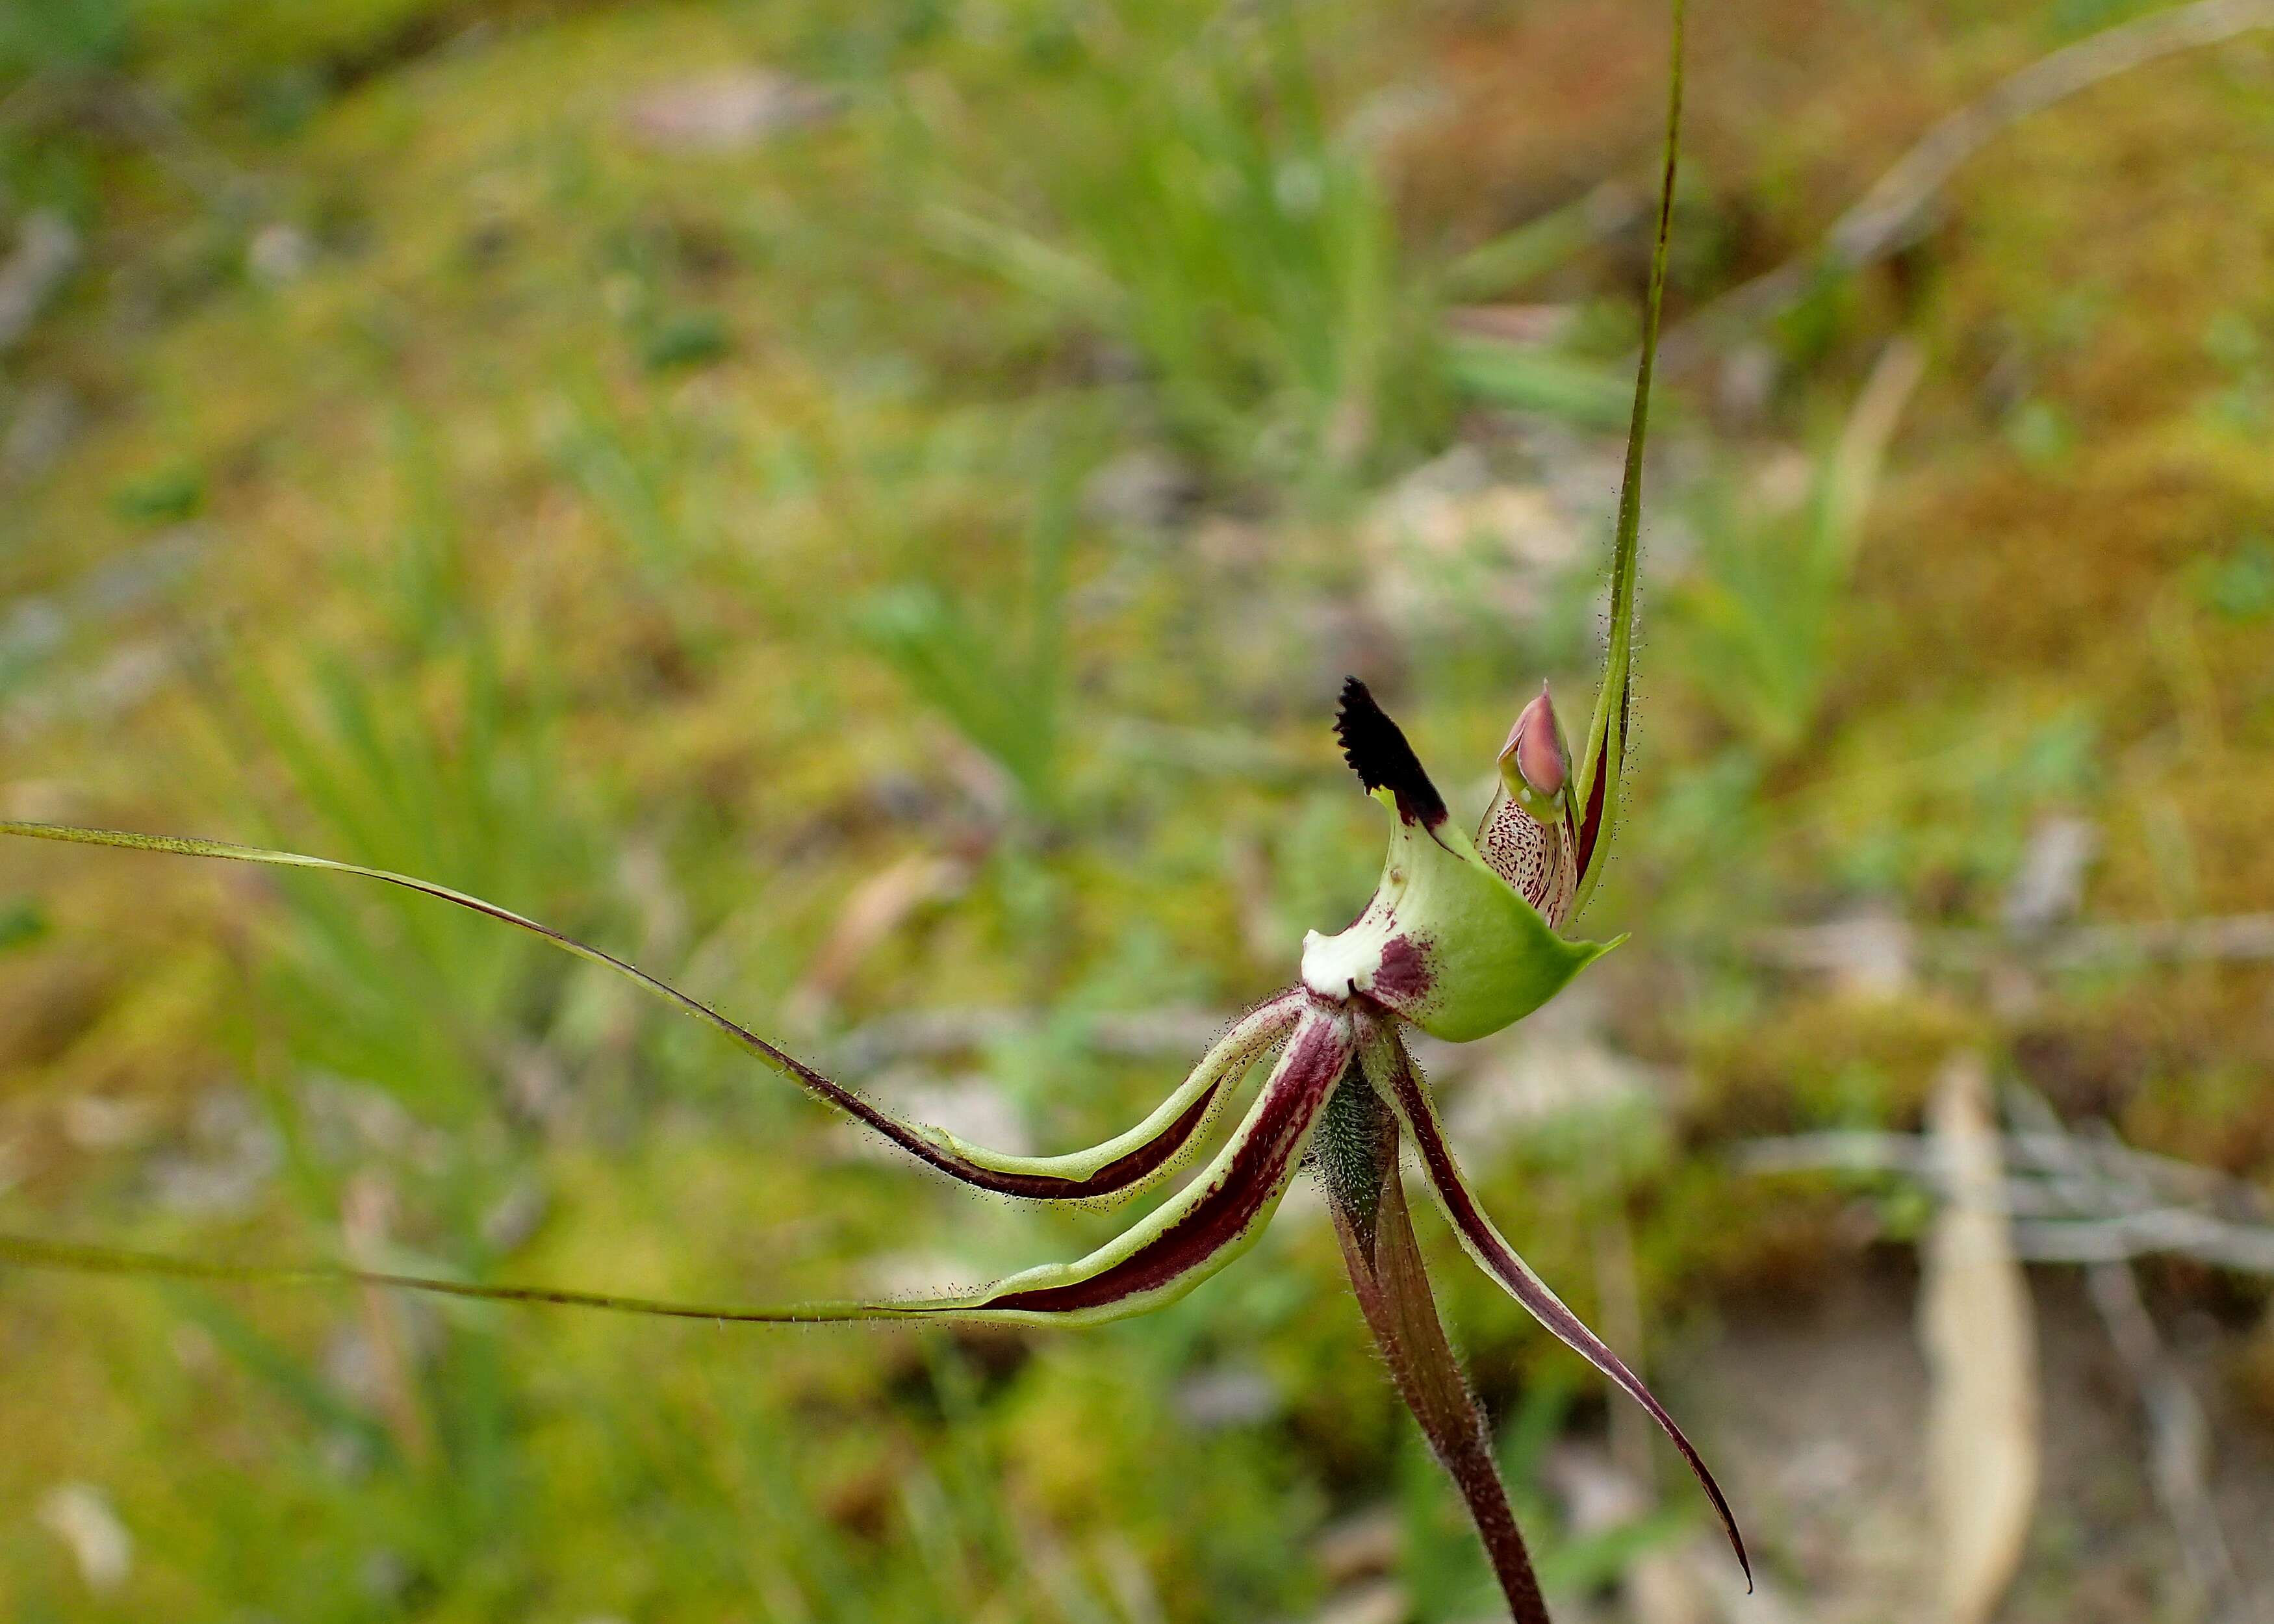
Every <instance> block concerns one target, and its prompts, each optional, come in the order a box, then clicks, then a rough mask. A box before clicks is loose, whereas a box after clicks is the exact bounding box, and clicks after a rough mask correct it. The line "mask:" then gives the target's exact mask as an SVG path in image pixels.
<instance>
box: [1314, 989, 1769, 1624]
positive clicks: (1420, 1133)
mask: <svg viewBox="0 0 2274 1624" xmlns="http://www.w3.org/2000/svg"><path fill="white" fill-rule="evenodd" d="M1359 1058H1360V1060H1361V1062H1362V1063H1363V1064H1364V1066H1365V1069H1366V1076H1367V1081H1368V1082H1370V1083H1372V1084H1373V1085H1374V1088H1375V1090H1376V1091H1377V1092H1378V1093H1379V1094H1381V1095H1382V1100H1383V1101H1384V1102H1385V1103H1386V1104H1388V1105H1389V1108H1390V1109H1392V1110H1393V1111H1395V1112H1396V1113H1397V1119H1398V1121H1399V1122H1400V1123H1401V1124H1403V1125H1404V1129H1405V1131H1406V1132H1407V1133H1409V1134H1411V1135H1412V1139H1413V1146H1414V1148H1415V1149H1416V1150H1417V1151H1418V1152H1419V1153H1420V1162H1421V1170H1422V1172H1423V1173H1424V1175H1426V1176H1427V1178H1428V1181H1429V1188H1430V1191H1431V1192H1432V1193H1433V1194H1434V1195H1435V1197H1436V1198H1437V1204H1438V1205H1439V1206H1440V1207H1442V1208H1443V1209H1444V1213H1445V1216H1446V1218H1447V1219H1448V1220H1449V1222H1451V1224H1452V1226H1453V1231H1454V1233H1455V1234H1456V1235H1457V1236H1459V1237H1460V1241H1461V1246H1462V1249H1463V1250H1464V1251H1465V1252H1467V1253H1468V1254H1469V1256H1470V1257H1472V1258H1473V1259H1476V1262H1477V1266H1478V1267H1480V1268H1481V1269H1483V1270H1484V1271H1485V1273H1486V1274H1490V1275H1491V1276H1492V1277H1493V1278H1494V1279H1495V1280H1496V1281H1498V1282H1500V1283H1501V1286H1502V1289H1504V1290H1506V1291H1507V1293H1508V1294H1509V1295H1510V1297H1514V1298H1515V1299H1516V1300H1517V1302H1518V1303H1521V1304H1523V1305H1524V1307H1525V1310H1526V1312H1529V1313H1530V1314H1531V1315H1532V1318H1533V1319H1537V1320H1539V1321H1540V1324H1541V1325H1543V1326H1545V1327H1547V1329H1548V1330H1550V1331H1552V1332H1553V1333H1555V1335H1556V1337H1557V1338H1558V1339H1559V1340H1560V1341H1562V1342H1563V1343H1564V1345H1565V1346H1567V1347H1569V1348H1570V1350H1572V1351H1573V1352H1574V1353H1577V1355H1578V1356H1579V1357H1581V1358H1583V1359H1585V1360H1586V1361H1587V1363H1588V1364H1590V1365H1593V1366H1594V1367H1595V1368H1596V1369H1597V1370H1599V1371H1600V1372H1602V1373H1603V1374H1604V1375H1606V1376H1608V1377H1609V1378H1610V1380H1612V1382H1613V1383H1614V1384H1615V1385H1616V1386H1617V1387H1618V1388H1619V1390H1620V1391H1621V1392H1623V1393H1624V1394H1625V1395H1627V1396H1628V1397H1629V1398H1631V1399H1632V1400H1634V1402H1636V1403H1638V1404H1640V1405H1641V1406H1642V1407H1643V1408H1644V1409H1645V1410H1648V1411H1649V1412H1650V1417H1651V1419H1652V1420H1653V1421H1655V1422H1657V1423H1658V1425H1659V1426H1660V1429H1661V1430H1662V1431H1664V1432H1665V1433H1666V1435H1667V1437H1668V1438H1669V1439H1671V1440H1673V1442H1674V1447H1675V1448H1676V1449H1678V1450H1680V1451H1681V1452H1682V1458H1683V1460H1685V1461H1687V1462H1689V1463H1690V1470H1691V1471H1692V1472H1694V1473H1695V1474H1697V1477H1698V1484H1699V1485H1700V1486H1702V1487H1703V1488H1704V1489H1705V1491H1706V1499H1708V1500H1712V1501H1713V1509H1714V1511H1715V1512H1716V1513H1717V1514H1718V1515H1720V1517H1721V1526H1722V1528H1723V1530H1725V1531H1726V1532H1727V1533H1728V1536H1729V1545H1730V1547H1731V1549H1733V1550H1735V1551H1736V1553H1737V1563H1738V1566H1740V1567H1741V1568H1743V1569H1744V1570H1745V1583H1746V1585H1747V1587H1748V1588H1750V1587H1751V1584H1752V1580H1753V1565H1752V1561H1751V1558H1749V1557H1748V1556H1747V1555H1746V1554H1745V1537H1744V1536H1743V1534H1741V1533H1739V1532H1738V1531H1737V1519H1736V1515H1735V1514H1734V1513H1733V1512H1731V1511H1730V1509H1729V1502H1728V1500H1727V1499H1726V1498H1725V1497H1724V1496H1723V1495H1722V1493H1721V1485H1720V1484H1718V1483H1716V1482H1714V1481H1713V1473H1712V1472H1711V1471H1709V1470H1706V1462H1705V1461H1704V1460H1703V1459H1702V1458H1700V1456H1699V1455H1698V1451H1697V1450H1696V1448H1694V1447H1692V1446H1691V1444H1690V1440H1689V1439H1687V1438H1686V1437H1684V1436H1683V1432H1682V1429H1681V1428H1680V1427H1679V1426H1677V1425H1675V1420H1674V1417H1672V1416H1670V1415H1668V1414H1667V1412H1666V1406H1664V1405H1663V1404H1661V1403H1660V1402H1658V1400H1657V1398H1656V1397H1654V1396H1653V1395H1652V1393H1651V1390H1650V1389H1649V1388H1648V1387H1645V1386H1644V1385H1643V1380H1642V1378H1641V1377H1639V1376H1638V1375H1636V1374H1635V1373H1634V1372H1633V1371H1631V1370H1630V1369H1629V1368H1628V1367H1627V1364H1626V1361H1625V1360H1623V1359H1622V1358H1620V1357H1619V1356H1618V1355H1617V1354H1615V1353H1614V1352H1612V1351H1611V1350H1610V1348H1609V1346H1608V1344H1607V1343H1605V1342H1604V1341H1603V1339H1602V1338H1601V1337H1600V1336H1598V1335H1595V1334H1594V1333H1593V1331H1591V1330H1589V1329H1588V1328H1587V1327H1586V1325H1585V1322H1584V1321H1582V1320H1581V1319H1580V1318H1579V1316H1578V1315H1577V1314H1575V1313H1573V1312H1571V1311H1570V1309H1569V1308H1567V1307H1565V1306H1564V1304H1563V1300H1562V1298H1561V1297H1557V1296H1556V1295H1555V1292H1553V1291H1551V1290H1550V1289H1548V1288H1547V1282H1545V1281H1543V1280H1541V1279H1540V1276H1539V1275H1537V1274H1533V1273H1532V1266H1531V1265H1529V1264H1527V1263H1526V1262H1525V1260H1524V1259H1522V1258H1520V1257H1518V1256H1517V1252H1516V1248H1514V1247H1513V1246H1511V1245H1510V1244H1508V1241H1507V1240H1506V1238H1505V1237H1502V1234H1501V1232H1500V1230H1499V1229H1496V1228H1495V1227H1494V1224H1493V1221H1492V1220H1491V1219H1490V1218H1489V1217H1487V1215H1486V1214H1485V1210H1484V1207H1483V1206H1482V1205H1481V1204H1480V1202H1479V1201H1478V1200H1477V1198H1476V1193H1475V1192H1473V1191H1472V1190H1471V1189H1470V1188H1469V1184H1468V1181H1467V1180H1466V1179H1465V1178H1464V1177H1462V1176H1461V1169H1460V1164H1459V1163H1458V1162H1455V1161H1454V1159H1453V1151H1452V1147H1451V1146H1449V1145H1448V1144H1447V1143H1446V1142H1445V1133H1444V1130H1443V1128H1442V1125H1441V1124H1439V1123H1438V1121H1437V1109H1436V1106H1435V1105H1434V1103H1433V1102H1432V1101H1431V1100H1430V1098H1429V1092H1428V1090H1427V1088H1426V1087H1424V1086H1422V1082H1421V1078H1420V1074H1419V1072H1418V1071H1415V1070H1414V1066H1413V1060H1412V1056H1410V1055H1408V1054H1407V1053H1406V1052H1405V1045H1404V1041H1403V1040H1401V1039H1400V1038H1399V1037H1398V1035H1397V1033H1396V1032H1395V1031H1392V1030H1389V1029H1385V1028H1378V1027H1375V1026H1373V1025H1372V1024H1371V1023H1369V1026H1368V1029H1367V1042H1366V1043H1365V1044H1364V1045H1363V1046H1362V1047H1361V1049H1360V1050H1359Z"/></svg>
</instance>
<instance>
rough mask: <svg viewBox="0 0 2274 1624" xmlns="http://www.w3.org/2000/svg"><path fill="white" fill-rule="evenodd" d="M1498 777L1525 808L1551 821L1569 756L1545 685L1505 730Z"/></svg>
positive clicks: (1565, 781)
mask: <svg viewBox="0 0 2274 1624" xmlns="http://www.w3.org/2000/svg"><path fill="white" fill-rule="evenodd" d="M1500 776H1501V781H1502V783H1503V784H1506V785H1507V786H1508V793H1510V794H1511V795H1513V796H1514V797H1515V798H1516V799H1517V801H1520V802H1522V803H1523V805H1524V808H1525V810H1526V811H1528V812H1530V813H1532V815H1533V816H1536V817H1540V818H1542V819H1543V820H1547V821H1552V817H1553V814H1554V811H1555V808H1556V807H1557V806H1558V805H1560V804H1561V801H1562V795H1563V790H1564V787H1565V786H1567V785H1569V784H1570V781H1571V756H1570V752H1569V751H1568V750H1566V749H1565V748H1563V729H1562V726H1561V725H1560V724H1559V723H1558V722H1557V721H1556V719H1555V702H1554V701H1553V700H1551V699H1549V698H1548V697H1547V688H1546V687H1545V685H1543V686H1542V687H1541V688H1540V697H1539V698H1537V699H1535V700H1533V701H1532V703H1530V704H1528V705H1526V706H1525V708H1524V714H1523V715H1521V716H1519V717H1517V718H1516V726H1514V727H1511V728H1510V729H1509V730H1508V742H1507V743H1506V744H1504V745H1502V747H1501V751H1500Z"/></svg>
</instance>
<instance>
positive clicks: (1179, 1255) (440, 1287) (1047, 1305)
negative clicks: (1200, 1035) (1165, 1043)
mask: <svg viewBox="0 0 2274 1624" xmlns="http://www.w3.org/2000/svg"><path fill="white" fill-rule="evenodd" d="M1355 1049H1356V1039H1355V1037H1354V1035H1353V1032H1352V1021H1351V1018H1350V1017H1349V1015H1347V1014H1346V1013H1344V1011H1340V1010H1335V1009H1327V1008H1322V1007H1320V1006H1316V1005H1314V1006H1311V1007H1309V1008H1307V1009H1306V1011H1304V1013H1303V1015H1302V1016H1301V1018H1300V1019H1299V1021H1298V1024H1297V1026H1296V1029H1295V1033H1294V1035H1293V1036H1292V1037H1291V1039H1290V1040H1289V1041H1288V1045H1287V1051H1286V1053H1285V1054H1284V1055H1283V1056H1281V1057H1280V1060H1279V1064H1278V1065H1277V1066H1276V1068H1275V1069H1274V1070H1273V1071H1272V1074H1271V1079H1270V1080H1269V1082H1267V1083H1266V1084H1265V1085H1264V1086H1263V1088H1262V1090H1261V1093H1260V1094H1258V1095H1257V1097H1256V1101H1255V1103H1254V1106H1253V1107H1251V1108H1250V1109H1249V1111H1248V1114H1247V1116H1246V1119H1245V1120H1244V1121H1242V1122H1241V1124H1240V1125H1239V1128H1238V1129H1237V1130H1236V1131H1235V1132H1233V1134H1232V1136H1231V1139H1230V1140H1229V1141H1228V1142H1227V1143H1226V1144H1225V1146H1224V1149H1223V1150H1222V1151H1220V1152H1219V1153H1218V1154H1217V1155H1216V1160H1215V1161H1214V1162H1211V1163H1210V1164H1209V1169H1208V1170H1207V1172H1205V1173H1204V1174H1203V1175H1201V1177H1199V1178H1197V1179H1195V1180H1193V1183H1192V1184H1191V1185H1189V1186H1188V1187H1187V1188H1186V1189H1185V1190H1184V1191H1183V1192H1180V1193H1179V1194H1178V1196H1177V1198H1176V1199H1174V1200H1171V1201H1170V1202H1167V1203H1166V1204H1164V1205H1163V1207H1160V1208H1159V1210H1157V1211H1156V1212H1154V1213H1153V1214H1150V1215H1148V1217H1147V1218H1146V1219H1145V1220H1144V1221H1143V1222H1141V1223H1139V1224H1137V1225H1135V1226H1134V1227H1133V1228H1132V1229H1129V1230H1127V1231H1126V1232H1125V1233H1124V1234H1123V1235H1121V1236H1120V1237H1118V1239H1115V1240H1112V1241H1110V1242H1108V1243H1107V1244H1105V1245H1103V1246H1101V1247H1099V1248H1098V1249H1097V1250H1096V1251H1095V1252H1091V1253H1090V1254H1089V1255H1088V1257H1086V1258H1083V1259H1080V1260H1079V1261H1077V1262H1073V1263H1054V1264H1045V1265H1043V1266H1042V1267H1039V1268H1031V1269H1027V1270H1024V1271H1022V1272H1021V1273H1019V1274H1013V1275H1010V1276H1008V1277H1007V1278H1005V1279H1003V1280H1000V1281H998V1282H996V1283H995V1284H993V1285H991V1286H989V1287H987V1288H986V1289H983V1290H981V1291H977V1292H973V1293H971V1294H969V1295H967V1296H956V1297H917V1298H913V1299H910V1300H907V1301H904V1302H868V1303H862V1302H817V1303H793V1304H783V1305H780V1306H778V1307H774V1306H765V1305H752V1304H709V1303H682V1302H671V1301H666V1300H661V1299H657V1298H652V1297H620V1296H615V1295H614V1294H610V1293H604V1292H595V1291H569V1290H561V1289H555V1288H553V1287H549V1286H510V1285H506V1286H493V1285H478V1284H474V1283H472V1282H465V1281H454V1280H440V1279H434V1278H431V1277H426V1276H420V1275H412V1274H386V1273H382V1272H380V1271H376V1270H370V1269H358V1268H347V1267H341V1266H338V1265H335V1264H328V1263H308V1264H279V1265H248V1264H232V1263H212V1262H206V1261H203V1260H200V1259H188V1258H178V1257H172V1256H168V1255H164V1254H161V1253H156V1252H132V1251H126V1250H122V1249H119V1248H116V1247H105V1246H82V1245H77V1244H72V1243H68V1242H61V1241H47V1240H37V1239H33V1238H30V1237H18V1236H5V1235H0V1263H13V1264H16V1265H18V1266H19V1267H26V1268H54V1269H64V1270H68V1271H71V1272H74V1273H79V1274H126V1275H159V1276H163V1277H169V1278H174V1279H190V1280H211V1281H223V1282H228V1281H235V1282H260V1283H266V1284H280V1285H282V1284H316V1283H328V1282H354V1283H357V1284H362V1285H372V1286H385V1287H391V1288H395V1289H403V1290H410V1291H426V1292H434V1293H439V1294H440V1295H442V1296H445V1297H473V1298H478V1299H481V1300H484V1301H488V1302H505V1303H523V1304H553V1305H557V1306H561V1307H569V1308H595V1309H603V1310H606V1311H610V1312H617V1313H632V1314H654V1315H661V1316H663V1317H666V1318H668V1319H714V1320H718V1321H720V1322H722V1323H735V1324H761V1325H817V1324H830V1323H836V1322H842V1321H848V1320H878V1319H935V1320H944V1321H948V1322H951V1323H968V1322H972V1321H993V1322H1010V1323H1014V1324H1028V1325H1091V1324H1096V1323H1100V1322H1102V1321H1104V1320H1108V1319H1125V1318H1127V1317H1129V1316H1131V1315H1133V1314H1139V1313H1142V1312H1145V1311H1146V1310H1148V1309H1152V1308H1158V1307H1161V1306H1163V1304H1168V1303H1171V1302H1173V1301H1175V1300H1176V1299H1177V1298H1178V1297H1182V1296H1183V1295H1184V1294H1185V1293H1186V1292H1187V1291H1189V1290H1191V1289H1193V1287H1194V1286H1196V1285H1198V1284H1200V1282H1201V1281H1203V1280H1206V1279H1207V1278H1208V1277H1209V1275H1211V1274H1215V1273H1216V1271H1217V1270H1218V1269H1220V1268H1222V1267H1224V1265H1226V1264H1227V1263H1230V1262H1231V1260H1232V1259H1234V1258H1236V1257H1238V1256H1239V1254H1240V1253H1241V1252H1245V1251H1246V1249H1247V1248H1248V1247H1249V1246H1250V1245H1252V1244H1254V1241H1255V1239H1256V1237H1258V1236H1260V1235H1261V1233H1262V1231H1263V1227H1264V1223H1265V1222H1266V1221H1267V1220H1268V1219H1269V1217H1270V1216H1271V1214H1272V1213H1273V1212H1274V1211H1275V1210H1276V1208H1277V1207H1278V1205H1279V1201H1280V1199H1281V1198H1282V1197H1283V1196H1284V1195H1285V1194H1286V1192H1287V1186H1288V1184H1290V1183H1291V1182H1292V1180H1293V1178H1294V1176H1295V1169H1296V1168H1297V1166H1298V1165H1299V1163H1300V1162H1301V1161H1302V1157H1303V1152H1304V1150H1305V1148H1306V1147H1307V1146H1308V1144H1309V1142H1310V1139H1311V1134H1312V1131H1313V1130H1314V1128H1315V1126H1316V1125H1317V1123H1318V1118H1319V1113H1320V1110H1321V1108H1322V1107H1323V1106H1324V1105H1325V1104H1326V1102H1327V1101H1328V1099H1329V1097H1330V1096H1331V1095H1332V1094H1333V1093H1334V1091H1335V1085H1336V1084H1337V1083H1338V1082H1340V1081H1341V1080H1342V1078H1343V1074H1344V1071H1345V1070H1347V1069H1348V1067H1349V1065H1350V1063H1351V1058H1352V1054H1353V1052H1354V1050H1355Z"/></svg>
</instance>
